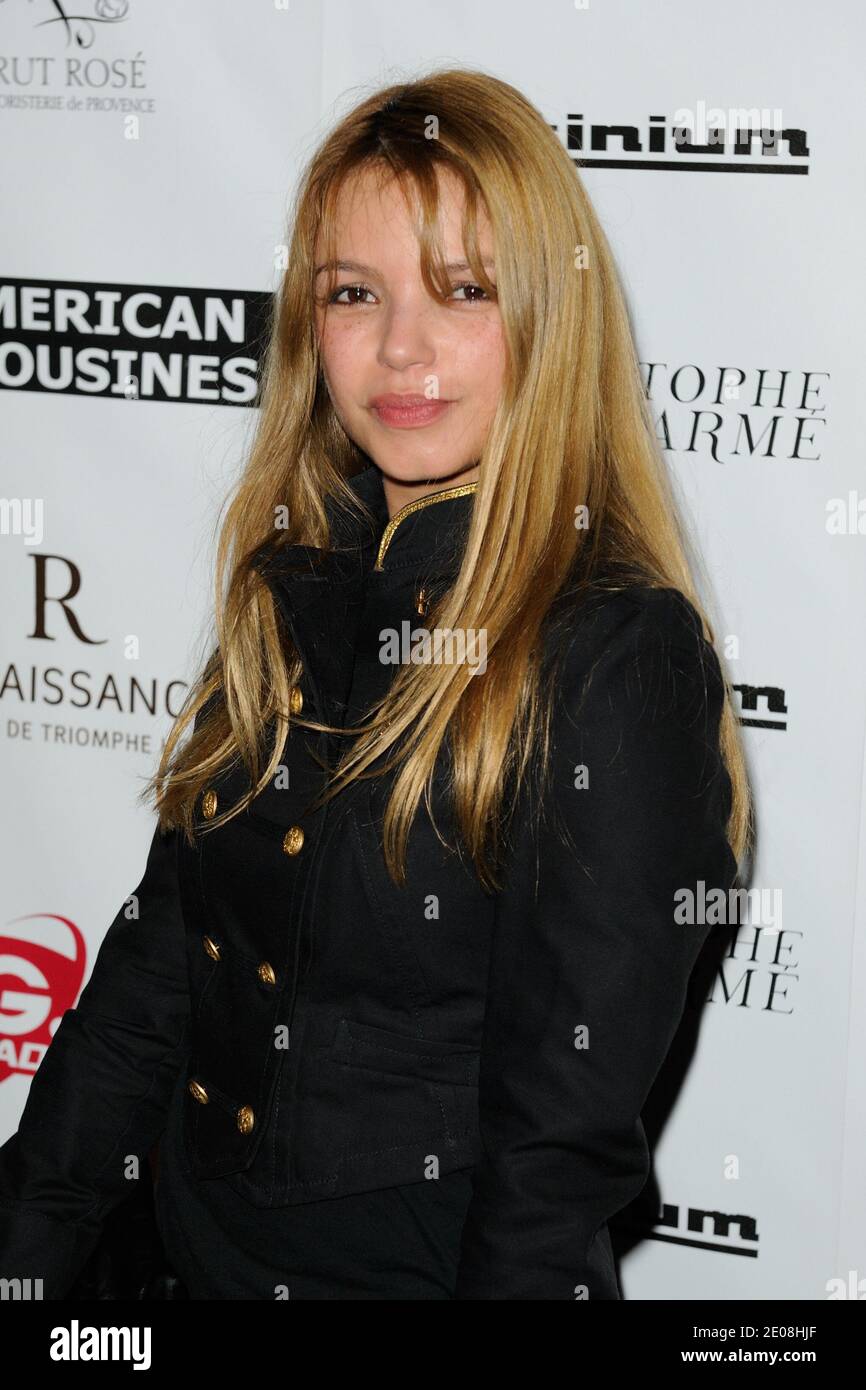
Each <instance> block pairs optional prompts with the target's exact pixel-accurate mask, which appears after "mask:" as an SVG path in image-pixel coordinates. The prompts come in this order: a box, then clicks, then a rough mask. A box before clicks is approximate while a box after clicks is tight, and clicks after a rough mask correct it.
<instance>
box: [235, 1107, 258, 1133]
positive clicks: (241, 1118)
mask: <svg viewBox="0 0 866 1390" xmlns="http://www.w3.org/2000/svg"><path fill="white" fill-rule="evenodd" d="M255 1122H256V1120H255V1116H254V1115H253V1112H252V1107H251V1106H249V1105H242V1106H241V1108H240V1110H239V1111H238V1129H239V1130H240V1132H241V1134H249V1132H250V1130H251V1129H252V1127H253V1125H254V1124H255Z"/></svg>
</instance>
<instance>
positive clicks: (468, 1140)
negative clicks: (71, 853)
mask: <svg viewBox="0 0 866 1390" xmlns="http://www.w3.org/2000/svg"><path fill="white" fill-rule="evenodd" d="M695 563H696V562H695V560H694V559H693V558H690V556H689V546H688V543H687V536H686V533H685V530H684V527H683V525H682V523H681V522H680V520H679V519H678V516H677V510H676V505H675V500H674V497H673V494H672V490H671V487H670V485H669V482H668V480H667V477H666V473H665V468H664V462H663V460H662V458H661V456H660V453H659V449H658V446H657V444H656V441H655V438H654V434H653V429H652V423H651V420H650V418H649V415H648V408H647V402H646V398H645V394H644V391H643V388H642V383H641V379H640V375H639V370H638V365H637V361H636V356H635V349H634V345H633V342H632V338H631V335H630V331H629V323H628V318H627V313H626V308H625V304H624V302H623V297H622V293H621V290H620V287H619V284H618V280H617V274H616V270H615V267H614V263H613V260H612V257H611V253H610V250H609V248H608V245H607V242H606V240H605V237H604V234H603V232H602V230H601V227H600V226H599V223H598V221H597V219H596V217H595V214H594V212H593V210H592V207H591V205H590V202H589V199H588V197H587V195H586V192H585V190H584V188H583V185H582V183H581V181H580V178H579V176H578V174H577V172H576V170H575V168H574V167H573V165H572V163H571V161H570V159H569V157H568V155H567V154H566V152H565V150H564V148H563V146H562V145H561V143H560V141H559V140H558V139H557V138H556V136H555V135H554V134H553V133H552V131H551V130H550V128H549V126H548V125H547V123H546V121H545V120H544V118H543V117H542V115H541V114H540V113H539V112H538V111H537V110H536V109H535V108H534V107H533V106H532V105H531V104H530V103H529V102H528V101H527V100H526V99H525V98H524V97H523V96H522V95H521V94H520V93H519V92H518V91H516V90H515V89H514V88H513V87H511V86H509V85H508V84H506V83H504V82H500V81H497V80H495V79H494V78H492V77H489V76H486V75H484V74H482V73H479V72H473V71H462V70H458V71H440V72H435V73H433V74H431V75H429V76H426V77H422V78H420V79H419V80H417V81H414V82H408V83H406V84H403V85H399V86H394V87H389V88H388V89H387V90H385V91H380V92H378V93H376V94H375V95H373V96H371V97H369V98H368V99H366V100H364V101H362V102H361V103H360V104H359V105H358V106H357V107H356V108H355V109H354V110H352V111H351V112H350V113H349V114H348V115H347V116H346V117H345V118H344V119H342V120H341V121H340V123H339V124H338V125H337V126H336V128H335V129H334V130H333V131H332V132H331V133H330V134H329V135H328V136H327V138H326V139H325V140H324V142H323V144H322V145H321V148H320V149H319V150H318V151H317V153H316V154H315V156H314V157H313V159H312V160H311V162H310V165H309V167H308V168H307V170H306V171H305V173H304V176H303V179H302V181H301V184H300V187H299V191H298V195H297V204H296V208H295V210H294V218H293V227H292V234H291V239H290V248H289V255H288V263H287V267H286V271H285V274H284V276H283V278H282V281H281V283H280V285H279V290H278V293H277V295H276V297H275V312H274V317H273V324H272V334H271V338H270V345H269V351H268V354H267V361H266V372H265V376H264V383H263V394H262V400H261V412H260V417H259V421H258V431H257V434H256V437H255V441H254V445H253V447H252V450H251V454H250V458H249V461H248V463H247V466H246V468H245V470H244V472H243V475H242V477H241V479H240V481H239V484H238V485H237V488H236V490H235V492H234V495H233V496H232V498H231V499H230V505H229V506H228V508H227V511H226V515H225V518H224V521H223V525H222V529H221V535H220V540H219V547H218V554H217V575H216V586H215V588H216V596H215V641H214V643H213V652H212V656H211V657H210V659H209V660H208V661H207V663H206V664H205V667H204V669H203V670H202V672H201V674H200V678H199V679H198V680H197V682H196V684H195V685H194V687H193V688H192V689H191V691H190V697H189V700H188V703H187V705H186V707H185V710H184V711H183V713H182V715H181V717H180V718H179V719H178V720H177V722H176V724H175V726H174V727H173V729H172V732H171V736H170V738H169V739H168V742H167V744H166V747H165V751H164V756H163V758H162V761H161V764H160V767H159V769H158V771H157V773H156V775H155V777H154V779H153V782H152V785H151V787H150V790H151V791H152V792H153V793H155V796H156V805H157V809H158V813H159V825H158V826H157V828H156V830H155V833H154V837H153V842H152V845H151V849H150V854H149V858H148V861H147V865H146V869H145V873H144V877H143V878H142V881H141V883H140V884H139V886H138V888H137V889H136V896H137V900H138V905H139V917H138V920H128V916H127V914H126V913H125V912H124V910H123V909H121V910H120V911H119V912H118V916H117V918H116V920H115V921H114V922H113V923H112V925H111V927H110V929H109V930H108V932H107V934H106V937H105V940H104V942H103V944H102V947H101V950H100V952H99V955H98V958H97V961H96V964H95V967H94V970H93V974H92V977H91V979H90V982H89V983H88V985H87V987H86V988H85V990H84V992H83V994H82V997H81V1000H80V1002H79V1004H78V1007H77V1008H76V1009H74V1010H71V1011H68V1012H67V1013H66V1014H65V1015H64V1017H63V1020H62V1022H61V1025H60V1027H59V1029H58V1031H57V1034H56V1037H55V1039H54V1041H53V1043H52V1045H51V1048H50V1049H49V1051H48V1054H47V1056H46V1058H45V1060H44V1062H43V1063H42V1066H41V1067H40V1069H39V1072H38V1073H37V1075H36V1077H35V1078H34V1080H33V1083H32V1086H31V1093H30V1097H29V1100H28V1104H27V1106H26V1108H25V1111H24V1115H23V1118H22V1120H21V1125H20V1128H19V1131H18V1133H17V1134H16V1135H15V1136H13V1137H12V1138H11V1139H10V1140H9V1141H8V1143H7V1144H6V1145H5V1146H4V1147H3V1149H2V1150H0V1233H2V1244H0V1249H2V1261H0V1265H2V1268H0V1274H2V1275H4V1276H7V1277H14V1276H18V1277H26V1276H27V1275H31V1276H34V1277H42V1278H43V1279H44V1281H45V1284H44V1287H45V1293H46V1296H48V1297H60V1296H63V1295H64V1294H65V1293H66V1292H67V1291H68V1290H69V1289H70V1288H71V1287H72V1285H73V1284H74V1281H75V1279H76V1277H77V1275H78V1274H79V1272H80V1271H81V1269H82V1267H83V1265H84V1263H85V1261H86V1260H87V1258H88V1255H89V1254H90V1252H91V1251H92V1250H93V1249H94V1247H95V1245H96V1244H97V1242H98V1240H99V1235H100V1231H101V1229H102V1225H103V1222H104V1219H105V1217H106V1215H107V1214H108V1213H109V1211H111V1210H112V1208H114V1207H115V1206H117V1205H118V1204H119V1203H120V1201H121V1200H122V1199H123V1197H124V1196H126V1195H128V1193H129V1191H130V1178H129V1174H130V1171H132V1172H133V1173H136V1172H137V1171H138V1169H137V1168H136V1167H135V1165H133V1166H132V1169H130V1159H131V1157H133V1156H134V1157H136V1158H137V1159H138V1160H139V1161H140V1162H141V1161H142V1160H143V1159H144V1157H145V1156H146V1155H148V1154H151V1155H152V1156H153V1157H154V1158H156V1157H157V1156H158V1176H157V1183H156V1201H157V1211H158V1217H159V1222H160V1229H161V1231H162V1235H163V1239H164V1242H165V1247H166V1251H167V1254H168V1258H169V1260H170V1263H171V1266H172V1268H173V1269H174V1270H175V1271H176V1273H177V1275H178V1276H179V1278H180V1280H181V1281H182V1284H183V1286H184V1287H185V1289H186V1290H187V1292H188V1293H189V1295H190V1296H191V1297H192V1298H202V1299H203V1298H257V1299H263V1298H264V1299H281V1298H302V1299H305V1298H347V1299H352V1298H361V1299H363V1298H383V1299H398V1298H400V1299H402V1298H410V1299H415V1298H418V1299H424V1298H458V1299H589V1300H598V1299H618V1298H620V1297H621V1288H620V1284H619V1282H618V1277H617V1271H616V1268H615V1264H614V1258H613V1250H612V1245H611V1239H610V1233H609V1227H608V1223H609V1221H610V1220H611V1218H613V1217H614V1216H615V1215H616V1213H617V1212H619V1211H621V1210H622V1209H623V1208H624V1207H625V1206H626V1205H627V1204H628V1203H629V1202H630V1201H631V1199H633V1198H634V1197H635V1196H636V1195H637V1194H638V1193H639V1192H640V1191H641V1189H642V1187H643V1186H644V1184H645V1182H646V1179H647V1175H648V1172H649V1155H648V1151H647V1141H646V1135H645V1130H644V1126H643V1122H642V1120H641V1112H642V1110H643V1108H644V1106H645V1103H646V1100H647V1096H648V1094H649V1092H650V1089H651V1087H652V1085H653V1082H654V1080H655V1078H656V1076H657V1074H658V1072H659V1070H660V1068H661V1066H662V1064H663V1062H664V1060H665V1058H666V1056H667V1054H668V1052H669V1049H670V1045H671V1041H672V1039H673V1037H674V1034H675V1032H676V1029H677V1025H678V1023H679V1021H680V1018H681V1015H682V1012H683V1009H684V1005H685V998H686V989H687V985H688V982H689V978H690V974H691V972H692V969H693V966H694V964H695V962H696V959H697V956H698V953H699V951H700V949H701V947H702V946H703V945H704V943H705V941H706V939H707V936H708V935H709V931H710V927H709V926H708V925H706V922H705V918H704V915H703V914H702V913H701V912H699V911H690V910H688V906H687V905H688V903H692V904H695V903H701V902H703V901H705V900H706V898H707V897H708V896H709V895H710V894H711V893H712V892H713V890H715V892H716V897H717V898H718V897H719V895H721V894H724V893H726V891H727V889H728V888H729V887H730V886H731V885H732V883H733V881H734V878H735V876H736V872H737V860H738V858H739V857H740V856H741V855H742V853H743V852H744V850H745V848H746V845H747V840H748V837H749V827H750V820H751V818H750V809H749V799H748V790H747V783H746V777H745V771H744V763H743V756H742V751H741V748H740V746H739V743H738V730H737V725H736V720H735V716H734V714H733V712H732V708H731V703H730V698H729V690H730V688H729V686H728V683H727V680H726V678H725V676H724V674H723V671H722V668H721V664H720V660H719V657H718V655H717V654H716V652H715V650H714V646H713V630H712V625H711V622H710V618H709V617H708V614H707V612H706V611H705V609H704V607H703V606H702V604H701V602H700V600H699V597H698V594H697V591H696V581H695V578H694V575H695V573H696V570H695ZM684 903H685V904H686V909H685V910H684V907H683V904H684ZM157 1144H158V1152H157ZM144 1170H145V1171H146V1166H145V1169H144Z"/></svg>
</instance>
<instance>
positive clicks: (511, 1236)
mask: <svg viewBox="0 0 866 1390" xmlns="http://www.w3.org/2000/svg"><path fill="white" fill-rule="evenodd" d="M616 613H617V618H616V621H615V622H614V623H613V624H611V623H610V621H607V625H606V628H605V622H602V624H601V628H604V629H605V636H604V640H603V641H601V642H599V641H598V639H597V635H596V637H593V636H592V633H593V631H595V632H596V634H597V633H598V631H599V629H594V628H593V625H592V624H591V623H590V624H588V625H587V631H586V632H584V631H582V630H578V633H577V635H576V637H575V638H574V639H573V640H572V642H571V643H570V645H569V648H568V653H567V657H566V660H565V661H564V663H563V668H562V676H561V678H560V682H559V685H558V687H557V693H556V696H555V704H554V711H555V713H554V719H553V725H552V748H551V754H550V783H549V788H548V791H547V794H546V797H545V801H544V804H545V806H546V807H548V808H549V807H550V806H551V805H552V809H553V811H554V812H555V823H554V824H553V825H548V824H547V823H546V821H547V817H545V822H544V823H543V824H542V827H541V828H540V829H539V830H537V831H535V832H533V831H532V829H531V827H530V826H529V825H528V824H526V823H525V822H524V821H523V820H522V821H521V825H520V830H519V838H518V839H517V841H516V845H515V847H513V851H512V863H511V865H510V873H509V879H508V882H507V883H506V885H505V887H504V888H503V889H502V891H501V892H500V894H499V895H498V904H497V912H496V918H495V923H494V936H493V943H492V954H491V960H490V970H489V984H488V992H487V1003H486V1011H485V1018H484V1028H483V1037H482V1053H481V1068H480V1078H479V1123H480V1131H481V1160H480V1162H479V1163H478V1165H477V1166H476V1169H475V1172H474V1177H473V1195H472V1198H471V1201H470V1204H469V1208H468V1212H467V1218H466V1222H465V1225H464V1229H463V1236H462V1246H461V1252H460V1261H459V1266H458V1278H457V1282H456V1287H455V1295H454V1296H455V1297H456V1298H458V1299H469V1298H472V1299H581V1298H589V1299H591V1300H595V1299H618V1298H620V1297H621V1293H620V1290H619V1286H618V1283H617V1278H616V1272H615V1267H614V1262H613V1253H612V1249H611V1244H610V1236H609V1231H608V1226H607V1222H608V1220H609V1218H611V1217H612V1216H613V1215H614V1214H615V1213H616V1212H618V1211H620V1210H621V1209H622V1208H623V1207H624V1206H626V1205H627V1204H628V1203H629V1202H630V1201H631V1200H632V1199H633V1198H634V1197H636V1196H637V1194H638V1193H639V1192H640V1191H641V1189H642V1188H643V1186H644V1184H645V1182H646V1179H647V1177H648V1175H649V1170H650V1162H649V1153H648V1146H647V1141H646V1135H645V1131H644V1127H643V1122H642V1120H641V1110H642V1108H643V1106H644V1104H645V1101H646V1099H647V1096H648V1094H649V1091H650V1089H651V1087H652V1084H653V1082H654V1080H655V1078H656V1076H657V1074H658V1072H659V1070H660V1068H661V1065H662V1063H663V1061H664V1059H665V1056H666V1054H667V1052H668V1050H669V1048H670V1044H671V1042H672V1039H673V1036H674V1033H675V1032H676V1029H677V1025H678V1023H679V1021H680V1018H681V1016H682V1013H683V1010H684V1006H685V999H686V987H687V984H688V980H689V976H690V974H691V971H692V968H693V966H694V964H695V961H696V959H697V956H698V954H699V951H700V949H701V947H702V945H703V943H704V941H705V940H706V937H707V935H708V933H709V927H707V926H706V925H704V924H703V923H702V922H701V921H700V917H701V913H700V909H698V911H697V913H696V914H693V915H692V921H691V923H689V922H683V920H682V916H683V914H682V911H681V910H680V911H678V910H677V909H678V904H679V903H681V902H682V901H687V900H688V890H691V892H692V893H694V894H696V895H697V899H696V900H697V901H701V892H702V889H701V884H700V880H703V881H704V884H705V885H706V892H707V893H708V892H709V891H710V887H711V885H713V886H719V887H721V888H722V889H723V890H724V891H725V892H727V889H728V888H729V887H730V886H731V884H732V883H733V881H734V879H735V877H736V873H737V863H736V859H735V857H734V855H733V853H732V852H731V849H730V846H729V844H728V841H727V839H726V836H725V826H726V822H727V817H728V814H729V810H730V805H731V788H730V779H729V777H728V774H727V771H726V769H725V767H724V763H723V762H722V760H721V758H720V755H719V752H718V746H717V736H718V726H719V719H720V715H721V710H722V701H723V695H724V684H723V677H722V673H721V668H720V664H719V661H718V657H717V656H716V653H715V651H714V650H713V648H712V647H711V646H710V644H709V643H708V642H707V641H706V640H705V639H704V637H703V635H702V634H700V632H699V629H696V627H695V623H696V622H698V621H699V620H698V619H697V615H696V613H695V610H694V608H693V607H692V605H690V604H688V602H687V600H685V598H684V596H683V595H682V594H680V593H679V592H678V591H676V590H672V589H666V590H655V591H650V592H649V597H648V598H645V599H644V600H643V601H641V600H634V599H629V600H628V601H627V602H626V604H625V606H623V605H622V604H620V606H619V607H618V608H617V609H616ZM611 627H613V630H612V631H611ZM587 676H588V681H587V682H586V684H584V678H585V677H587ZM582 767H584V768H585V769H586V773H585V774H582V773H581V768H582ZM584 781H585V783H586V785H583V782H584ZM563 831H564V832H565V833H564V835H563ZM563 839H565V843H563ZM682 890H687V892H686V897H685V899H684V898H683V893H682ZM675 895H678V896H676V897H675ZM695 917H697V918H698V920H697V921H695Z"/></svg>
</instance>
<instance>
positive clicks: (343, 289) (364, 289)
mask: <svg viewBox="0 0 866 1390" xmlns="http://www.w3.org/2000/svg"><path fill="white" fill-rule="evenodd" d="M356 292H357V293H358V294H372V293H373V291H372V290H371V289H369V288H368V286H367V285H341V286H340V288H339V289H338V290H334V293H333V294H332V295H331V297H330V299H329V300H328V303H329V304H346V305H349V306H351V305H352V304H361V303H363V300H360V299H339V298H338V297H337V296H338V295H341V294H350V295H351V294H354V293H356Z"/></svg>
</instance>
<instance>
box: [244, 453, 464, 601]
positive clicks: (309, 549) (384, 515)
mask: <svg viewBox="0 0 866 1390" xmlns="http://www.w3.org/2000/svg"><path fill="white" fill-rule="evenodd" d="M348 486H349V488H350V489H351V490H352V492H353V493H354V494H355V496H356V497H357V498H358V499H359V500H360V501H361V502H362V503H364V504H365V505H366V507H367V509H368V511H369V512H370V513H371V514H372V518H373V520H372V522H371V521H370V520H369V519H368V517H367V516H364V515H360V514H358V513H356V512H354V511H352V512H349V511H348V510H347V509H346V508H345V507H343V506H341V505H338V504H337V503H336V502H335V500H334V499H333V498H331V497H329V498H328V499H327V500H326V502H325V511H326V513H327V516H328V522H329V525H330V530H331V548H330V550H323V549H321V548H320V547H318V546H312V545H288V546H279V545H278V544H276V543H273V542H272V543H269V544H268V545H267V546H265V547H263V548H262V552H261V554H260V558H259V560H258V562H257V563H258V568H259V569H260V571H261V572H262V574H263V575H264V577H265V578H266V579H267V580H268V582H272V581H273V580H274V579H278V578H279V579H281V580H284V579H286V578H300V577H305V578H306V577H309V576H315V577H321V576H327V575H328V574H332V575H333V574H345V573H349V574H352V573H362V574H368V573H371V572H372V573H375V574H391V573H394V572H395V571H403V570H407V569H411V568H418V569H419V570H420V569H425V570H426V571H428V572H429V573H431V575H432V574H435V575H450V574H456V572H457V570H458V569H459V568H460V562H461V559H462V554H463V548H464V546H465V543H466V537H467V534H468V529H469V521H470V519H471V515H472V500H473V498H474V494H475V491H476V488H477V486H478V484H477V483H474V482H473V483H462V484H458V485H456V486H454V487H448V488H443V489H441V490H440V491H438V492H433V493H429V494H428V495H427V496H425V497H419V498H416V499H415V500H413V501H411V502H407V503H406V505H405V506H403V507H401V508H400V509H399V510H398V511H397V512H395V513H394V515H393V517H390V518H389V516H388V504H387V501H386V499H385V489H384V487H383V485H382V475H381V473H380V471H379V469H378V468H377V467H376V466H375V465H374V464H370V465H369V466H368V467H367V468H364V469H363V470H362V471H361V472H360V473H357V474H356V475H355V476H354V477H353V478H350V479H348Z"/></svg>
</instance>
